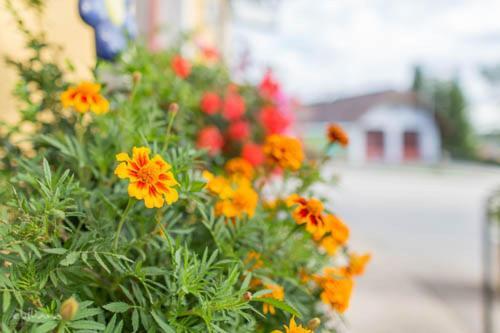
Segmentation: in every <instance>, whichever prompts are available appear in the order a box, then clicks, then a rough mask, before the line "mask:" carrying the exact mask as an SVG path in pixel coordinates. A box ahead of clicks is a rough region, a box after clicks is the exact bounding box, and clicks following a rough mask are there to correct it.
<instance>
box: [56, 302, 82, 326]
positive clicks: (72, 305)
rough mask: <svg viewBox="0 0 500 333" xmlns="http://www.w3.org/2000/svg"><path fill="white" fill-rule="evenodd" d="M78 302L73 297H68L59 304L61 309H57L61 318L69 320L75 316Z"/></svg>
mask: <svg viewBox="0 0 500 333" xmlns="http://www.w3.org/2000/svg"><path fill="white" fill-rule="evenodd" d="M78 306H79V305H78V302H77V301H76V299H75V298H74V297H70V298H68V299H67V300H65V301H64V302H63V304H62V305H61V309H60V310H59V314H60V315H61V317H62V319H63V320H66V321H69V320H72V319H73V318H75V315H76V313H77V311H78Z"/></svg>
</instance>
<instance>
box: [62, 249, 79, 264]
mask: <svg viewBox="0 0 500 333" xmlns="http://www.w3.org/2000/svg"><path fill="white" fill-rule="evenodd" d="M78 258H80V252H70V253H68V255H67V256H66V258H64V259H63V260H61V262H60V263H59V264H60V265H62V266H70V265H73V264H74V263H75V262H76V261H77V260H78Z"/></svg>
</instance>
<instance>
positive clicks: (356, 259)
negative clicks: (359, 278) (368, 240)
mask: <svg viewBox="0 0 500 333" xmlns="http://www.w3.org/2000/svg"><path fill="white" fill-rule="evenodd" d="M371 258H372V256H371V254H370V253H365V254H363V255H358V254H356V253H351V254H350V255H349V266H348V267H347V270H348V272H349V274H351V275H362V274H363V273H364V272H365V267H366V264H367V263H368V262H369V261H370V259H371Z"/></svg>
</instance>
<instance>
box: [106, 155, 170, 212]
mask: <svg viewBox="0 0 500 333" xmlns="http://www.w3.org/2000/svg"><path fill="white" fill-rule="evenodd" d="M150 152H151V151H150V149H149V148H147V147H139V148H137V147H134V148H133V150H132V158H131V157H130V156H129V155H128V154H127V153H120V154H118V155H116V159H117V160H118V161H119V162H121V163H120V164H119V165H118V166H117V167H116V169H115V174H116V175H117V176H118V177H119V178H121V179H126V178H128V179H129V180H130V183H129V185H128V194H129V196H131V197H134V198H136V199H138V200H144V204H145V205H146V207H147V208H153V207H156V208H160V207H163V204H164V203H165V202H166V203H167V204H168V205H170V204H172V203H173V202H175V201H177V200H178V198H179V195H178V193H177V191H176V190H175V189H174V186H177V185H179V183H177V180H175V178H174V175H173V174H172V172H171V171H169V170H170V169H171V166H170V164H168V163H167V162H165V161H164V160H163V158H161V156H160V155H155V156H154V157H153V158H152V159H150V158H149V153H150Z"/></svg>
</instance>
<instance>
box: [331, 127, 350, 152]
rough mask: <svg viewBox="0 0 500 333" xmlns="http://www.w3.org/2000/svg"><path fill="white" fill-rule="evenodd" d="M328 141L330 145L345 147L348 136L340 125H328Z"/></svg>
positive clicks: (347, 142)
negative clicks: (336, 144) (335, 144)
mask: <svg viewBox="0 0 500 333" xmlns="http://www.w3.org/2000/svg"><path fill="white" fill-rule="evenodd" d="M328 141H330V143H335V142H338V143H339V144H340V145H341V146H344V147H345V146H347V145H348V144H349V136H348V135H347V133H346V132H345V131H344V129H343V128H342V127H341V126H340V125H338V124H330V125H329V126H328Z"/></svg>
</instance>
